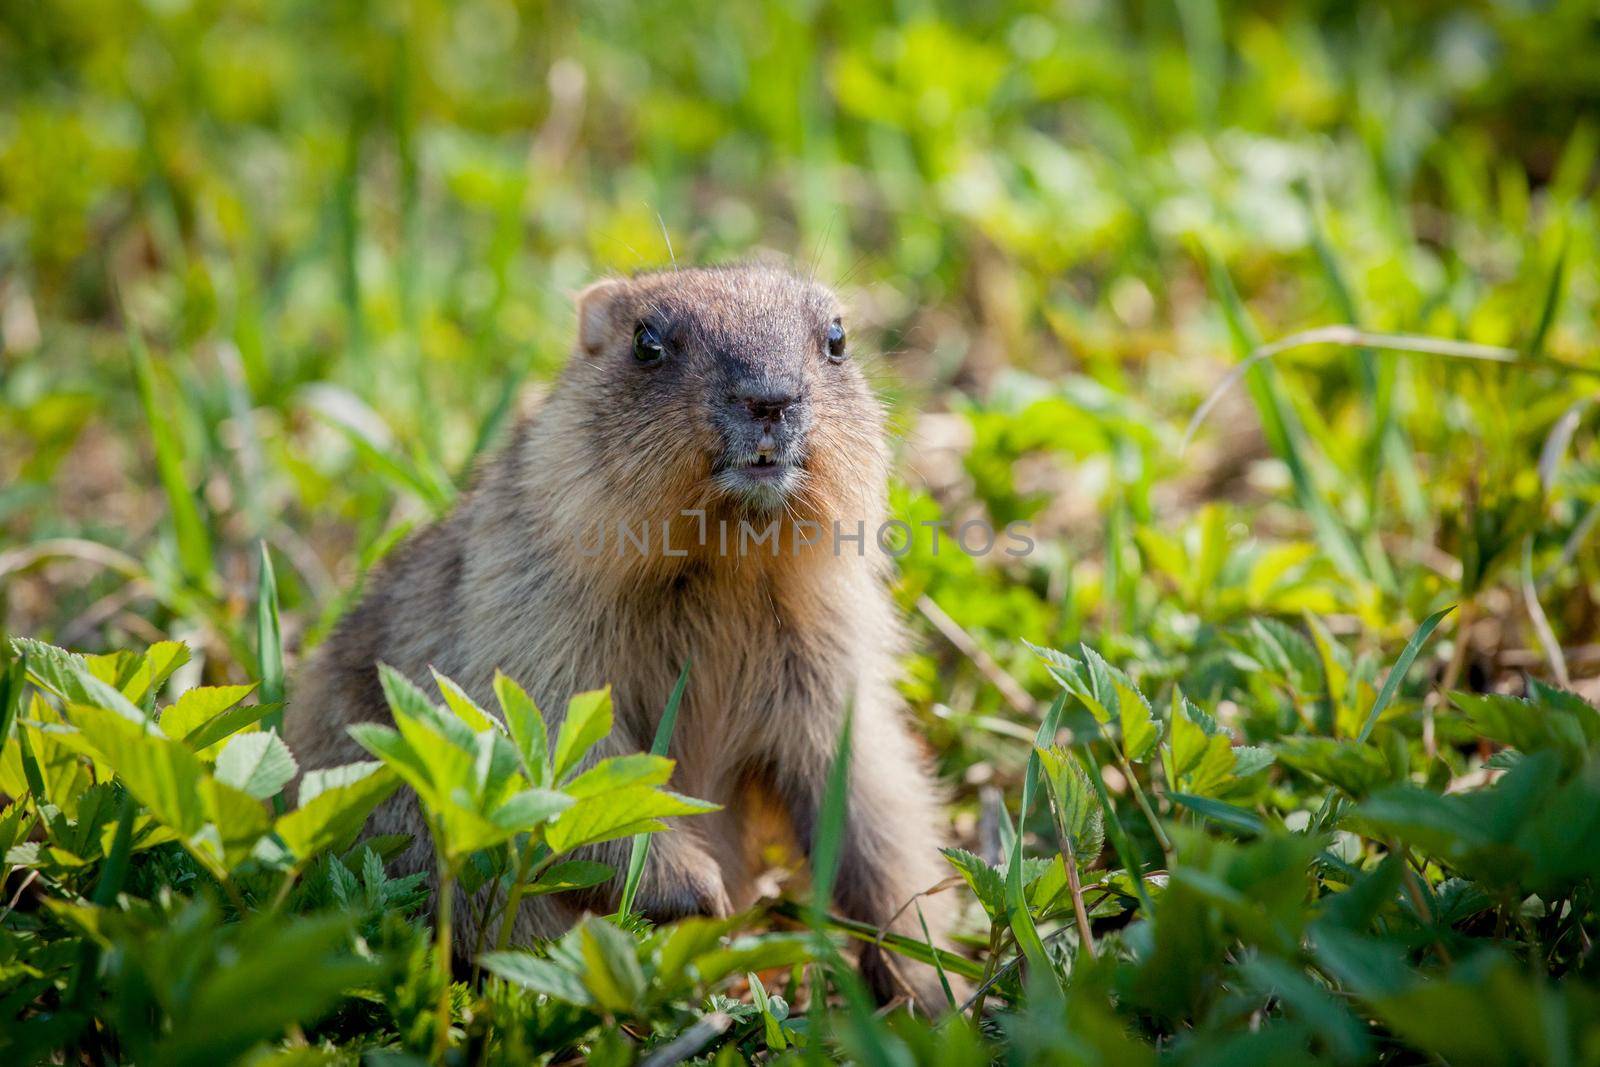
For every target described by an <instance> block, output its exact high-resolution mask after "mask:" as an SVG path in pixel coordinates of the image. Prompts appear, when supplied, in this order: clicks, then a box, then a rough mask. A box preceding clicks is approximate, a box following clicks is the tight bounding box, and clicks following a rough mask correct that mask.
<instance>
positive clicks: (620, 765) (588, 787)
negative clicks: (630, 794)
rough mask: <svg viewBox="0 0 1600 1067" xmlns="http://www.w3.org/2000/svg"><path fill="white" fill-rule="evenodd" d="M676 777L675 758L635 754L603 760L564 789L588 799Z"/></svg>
mask: <svg viewBox="0 0 1600 1067" xmlns="http://www.w3.org/2000/svg"><path fill="white" fill-rule="evenodd" d="M670 777H672V761H671V760H669V759H667V758H666V757H665V756H652V755H649V754H647V753H634V754H633V755H628V756H613V757H612V758H611V759H604V760H601V761H600V762H599V763H596V764H595V765H594V766H593V767H590V768H589V769H588V770H586V771H584V772H583V773H582V774H580V775H578V776H577V777H576V778H574V779H572V780H571V781H570V782H568V783H567V784H566V785H564V786H562V787H561V788H562V791H563V792H565V793H568V794H570V795H571V796H574V797H578V798H584V797H592V796H596V795H598V794H600V793H609V792H611V791H612V790H616V789H622V788H624V787H627V786H634V785H663V784H665V783H666V781H667V779H668V778H670Z"/></svg>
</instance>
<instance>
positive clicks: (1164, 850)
mask: <svg viewBox="0 0 1600 1067" xmlns="http://www.w3.org/2000/svg"><path fill="white" fill-rule="evenodd" d="M1106 746H1107V747H1108V748H1110V749H1111V753H1112V755H1114V756H1116V757H1117V764H1118V765H1119V766H1120V767H1121V768H1122V773H1123V774H1124V775H1126V776H1127V779H1128V785H1129V786H1130V787H1131V788H1132V789H1133V799H1134V801H1135V802H1136V803H1137V804H1138V805H1139V810H1140V811H1142V812H1144V817H1145V821H1146V822H1148V823H1149V824H1150V829H1151V831H1152V832H1153V833H1154V834H1155V835H1156V843H1157V844H1158V845H1160V846H1161V854H1162V856H1163V857H1165V858H1166V862H1167V866H1168V867H1171V866H1172V861H1173V860H1174V859H1176V858H1177V850H1176V849H1175V848H1174V847H1173V845H1172V838H1170V837H1168V836H1167V831H1166V830H1165V829H1164V828H1163V827H1162V825H1161V820H1160V819H1158V818H1156V813H1155V809H1154V808H1152V807H1151V806H1150V799H1149V798H1148V797H1146V796H1145V794H1144V789H1143V787H1141V786H1140V785H1139V776H1138V775H1136V774H1134V773H1133V767H1132V766H1131V765H1130V764H1129V763H1128V757H1126V756H1124V755H1123V754H1122V747H1121V746H1120V745H1114V744H1112V743H1111V741H1110V740H1109V739H1107V741H1106Z"/></svg>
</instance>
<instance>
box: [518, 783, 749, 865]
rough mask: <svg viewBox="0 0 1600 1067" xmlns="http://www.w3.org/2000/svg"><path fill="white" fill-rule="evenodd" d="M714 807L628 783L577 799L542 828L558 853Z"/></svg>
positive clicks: (662, 825)
mask: <svg viewBox="0 0 1600 1067" xmlns="http://www.w3.org/2000/svg"><path fill="white" fill-rule="evenodd" d="M718 810H720V806H719V805H716V804H711V803H708V802H706V801H704V800H694V799H692V798H690V797H683V796H679V795H678V794H676V793H669V792H667V791H666V790H664V789H657V788H655V787H654V786H628V787H626V788H623V789H617V790H613V791H612V792H610V793H602V794H601V795H599V796H595V797H589V798H587V799H584V800H580V801H578V802H577V803H576V804H574V805H573V806H572V807H571V808H570V809H568V810H567V811H565V812H563V813H562V815H561V817H560V818H559V819H557V820H556V821H555V822H554V823H552V824H551V825H550V827H549V829H548V830H546V831H545V842H546V843H547V844H548V845H549V846H550V849H551V851H553V852H555V853H556V854H557V855H560V854H562V853H566V852H571V851H572V850H573V849H575V848H579V847H581V846H583V845H593V844H598V843H600V842H602V841H611V840H614V839H616V838H618V837H628V836H630V835H632V834H635V833H643V832H645V831H651V830H664V829H666V824H665V823H663V822H662V821H661V820H662V819H666V818H671V817H673V816H676V815H699V814H701V813H704V812H708V811H718Z"/></svg>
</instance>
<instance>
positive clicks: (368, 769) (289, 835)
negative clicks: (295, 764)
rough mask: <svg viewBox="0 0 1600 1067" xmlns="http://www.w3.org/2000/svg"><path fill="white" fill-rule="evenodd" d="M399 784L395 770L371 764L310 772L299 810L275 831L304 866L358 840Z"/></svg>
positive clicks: (303, 781)
mask: <svg viewBox="0 0 1600 1067" xmlns="http://www.w3.org/2000/svg"><path fill="white" fill-rule="evenodd" d="M399 784H400V782H399V779H398V778H396V776H395V774H394V772H393V771H391V770H388V769H387V768H385V767H383V766H382V765H381V764H378V763H372V762H363V763H351V764H346V765H345V766H343V767H334V768H330V769H328V770H322V771H307V772H306V773H305V775H304V776H302V777H301V779H300V806H299V807H298V808H296V809H295V810H294V811H291V812H288V813H287V814H284V815H281V816H279V817H278V821H277V822H276V823H274V824H273V827H272V828H273V830H274V831H275V832H276V833H277V835H278V838H279V839H280V840H281V841H282V842H283V845H284V847H285V848H287V849H288V850H289V852H290V853H291V854H293V855H294V857H295V859H296V860H298V861H300V862H301V863H304V862H305V861H307V860H309V859H311V858H312V857H314V856H316V855H317V854H318V853H320V852H324V851H326V850H328V849H334V848H338V847H340V846H341V845H343V844H344V843H345V842H347V841H349V840H351V839H352V838H354V837H355V836H356V834H357V833H359V832H360V831H361V827H362V826H363V825H365V823H366V821H367V817H368V816H369V815H371V814H372V811H373V809H374V808H376V807H377V806H378V805H379V804H381V803H383V801H385V800H386V799H388V797H389V796H390V794H392V793H393V792H394V791H395V789H396V788H397V787H398V786H399Z"/></svg>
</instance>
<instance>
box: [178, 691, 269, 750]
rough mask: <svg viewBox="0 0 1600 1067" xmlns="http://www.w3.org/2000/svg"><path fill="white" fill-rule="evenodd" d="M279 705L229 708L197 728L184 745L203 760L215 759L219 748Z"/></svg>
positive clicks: (191, 731) (184, 738) (248, 705)
mask: <svg viewBox="0 0 1600 1067" xmlns="http://www.w3.org/2000/svg"><path fill="white" fill-rule="evenodd" d="M280 706H281V705H278V704H239V705H236V706H235V707H231V708H229V709H228V710H227V711H224V712H223V713H222V714H221V715H216V716H213V717H212V718H210V719H208V720H206V721H205V722H203V723H201V724H200V725H199V726H196V727H195V728H194V729H193V730H190V731H189V732H188V733H187V734H185V735H184V737H183V743H184V744H186V745H188V746H189V747H190V748H192V749H193V750H194V751H195V752H196V753H198V754H199V755H200V756H201V758H203V759H215V758H216V755H217V748H218V746H219V745H220V744H221V743H222V742H223V741H226V740H227V739H228V738H230V737H232V736H234V735H235V734H237V733H238V732H239V731H241V730H244V729H246V728H247V727H250V726H254V725H255V724H256V723H258V722H260V721H261V720H262V719H263V718H265V717H266V716H267V715H268V714H269V713H270V712H273V711H276V710H278V708H279V707H280Z"/></svg>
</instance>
